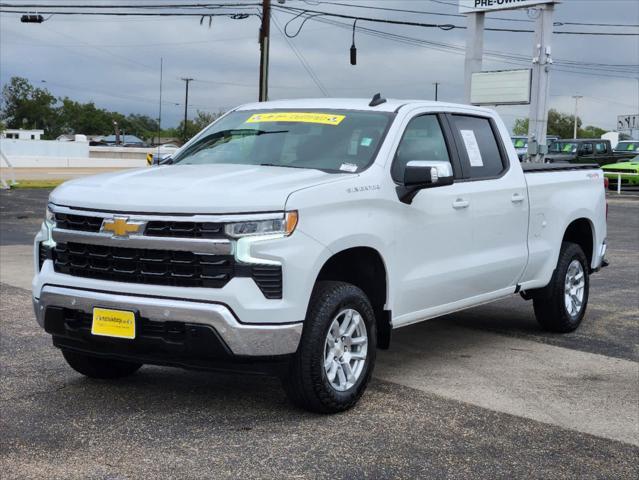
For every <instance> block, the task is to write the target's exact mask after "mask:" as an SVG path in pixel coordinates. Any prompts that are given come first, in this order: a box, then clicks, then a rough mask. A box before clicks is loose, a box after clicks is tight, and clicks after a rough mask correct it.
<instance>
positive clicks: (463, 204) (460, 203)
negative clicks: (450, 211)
mask: <svg viewBox="0 0 639 480" xmlns="http://www.w3.org/2000/svg"><path fill="white" fill-rule="evenodd" d="M468 205H470V202H469V201H468V200H464V199H463V198H458V199H457V200H455V201H454V202H453V208H456V209H462V208H468Z"/></svg>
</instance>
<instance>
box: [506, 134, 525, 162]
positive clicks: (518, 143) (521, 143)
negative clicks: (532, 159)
mask: <svg viewBox="0 0 639 480" xmlns="http://www.w3.org/2000/svg"><path fill="white" fill-rule="evenodd" d="M510 139H511V140H512V142H513V146H514V147H515V152H517V157H518V158H519V161H520V162H521V161H522V160H523V159H524V158H525V157H526V154H527V153H528V137H524V136H523V135H517V136H512V137H510Z"/></svg>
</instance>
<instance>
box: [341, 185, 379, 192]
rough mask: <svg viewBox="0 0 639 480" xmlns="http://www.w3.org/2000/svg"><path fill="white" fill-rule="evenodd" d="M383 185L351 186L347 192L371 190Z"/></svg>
mask: <svg viewBox="0 0 639 480" xmlns="http://www.w3.org/2000/svg"><path fill="white" fill-rule="evenodd" d="M381 189H382V186H381V185H362V186H359V187H350V188H347V189H346V192H347V193H358V192H370V191H373V190H381Z"/></svg>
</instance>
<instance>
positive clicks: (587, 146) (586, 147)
mask: <svg viewBox="0 0 639 480" xmlns="http://www.w3.org/2000/svg"><path fill="white" fill-rule="evenodd" d="M592 151H593V150H592V143H584V144H583V145H582V146H581V153H583V154H585V155H589V154H591V153H592Z"/></svg>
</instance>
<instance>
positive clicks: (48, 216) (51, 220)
mask: <svg viewBox="0 0 639 480" xmlns="http://www.w3.org/2000/svg"><path fill="white" fill-rule="evenodd" d="M44 220H45V222H47V224H49V225H50V226H52V225H54V224H55V214H54V213H53V211H51V207H50V206H49V205H47V211H46V212H45V214H44Z"/></svg>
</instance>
